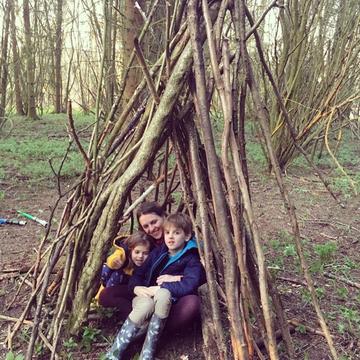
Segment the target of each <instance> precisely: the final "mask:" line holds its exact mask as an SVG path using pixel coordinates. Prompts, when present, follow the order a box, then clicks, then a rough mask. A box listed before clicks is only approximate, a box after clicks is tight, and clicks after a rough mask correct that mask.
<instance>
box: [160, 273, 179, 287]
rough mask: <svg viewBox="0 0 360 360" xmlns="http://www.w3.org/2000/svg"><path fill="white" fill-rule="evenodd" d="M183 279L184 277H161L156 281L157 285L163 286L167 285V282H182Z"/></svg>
mask: <svg viewBox="0 0 360 360" xmlns="http://www.w3.org/2000/svg"><path fill="white" fill-rule="evenodd" d="M182 277H183V276H182V275H160V276H159V277H158V278H157V279H156V283H157V284H158V285H161V284H162V283H165V282H175V281H181V279H182Z"/></svg>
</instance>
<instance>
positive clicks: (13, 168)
mask: <svg viewBox="0 0 360 360" xmlns="http://www.w3.org/2000/svg"><path fill="white" fill-rule="evenodd" d="M75 120H76V119H75ZM76 121H77V122H76V124H77V125H78V126H79V128H84V129H85V128H86V125H87V124H90V123H91V119H90V118H88V119H86V120H84V119H81V118H79V120H76ZM84 134H85V135H84V141H86V139H85V138H88V135H89V134H88V133H86V131H85V132H84ZM66 139H67V135H66V132H65V120H64V116H63V117H61V116H59V117H56V116H53V117H49V118H46V119H45V118H44V119H43V120H40V121H38V122H29V123H25V121H23V122H20V121H14V124H13V129H12V131H11V133H10V135H9V136H8V137H7V138H5V139H4V141H3V140H1V142H0V153H1V155H2V156H1V160H0V204H1V205H0V218H7V219H10V218H18V219H21V220H26V219H24V218H20V217H19V216H18V214H17V213H16V211H17V210H21V211H25V212H28V213H31V214H32V215H35V216H37V217H39V218H42V219H45V220H48V218H49V215H50V212H51V208H52V207H53V206H54V204H55V201H56V199H57V197H58V195H57V194H58V192H57V182H56V179H55V176H53V175H51V170H50V166H49V165H48V158H49V157H52V155H49V153H51V152H52V151H55V150H54V149H55V148H56V149H58V150H59V153H60V152H61V151H64V149H65V148H66V146H67V140H66ZM46 144H49V145H46ZM25 145H28V148H27V147H26V146H25ZM248 146H251V144H249V145H248ZM47 147H48V151H49V153H47V152H46V151H45V150H44V148H47ZM52 149H53V150H52ZM252 151H255V150H254V149H252V150H251V151H249V153H250V155H249V156H250V157H252V159H250V160H251V161H250V187H251V191H252V200H253V205H254V211H255V215H256V221H257V224H258V227H259V230H260V234H261V237H262V240H263V245H264V251H265V254H266V258H267V263H268V267H269V269H270V271H271V273H272V275H273V277H274V279H275V284H276V286H277V288H278V291H279V292H280V294H281V297H282V301H283V306H284V308H285V311H286V314H287V317H288V319H290V320H292V321H293V322H294V323H295V322H296V323H297V324H298V325H297V326H295V328H294V332H293V334H292V335H293V341H294V345H295V349H296V359H304V360H305V359H309V360H323V359H324V360H325V359H330V356H329V351H328V348H327V345H326V342H325V340H324V337H323V336H322V335H321V330H320V328H319V325H318V322H317V319H316V315H315V312H314V309H313V307H312V304H311V299H310V296H309V292H308V291H307V288H306V286H305V283H304V279H303V276H302V275H301V271H300V267H299V261H298V258H297V255H296V249H295V246H294V241H293V236H292V231H291V226H290V223H289V219H288V217H287V214H286V211H285V208H284V206H283V203H282V200H281V197H280V194H279V191H278V188H277V185H276V182H275V180H274V178H273V177H272V176H270V175H268V174H267V173H266V170H265V166H264V163H261V161H260V162H257V160H256V158H258V157H259V156H254V152H253V153H252ZM340 155H341V156H342V159H343V162H345V164H344V163H343V165H344V166H345V168H346V169H347V171H348V173H349V174H350V175H351V176H352V177H353V179H355V185H356V186H357V187H358V188H359V179H360V176H359V174H360V145H359V143H358V142H357V141H356V140H355V139H351V138H349V141H348V142H347V144H346V146H345V150H344V152H343V153H341V154H340ZM77 156H78V155H77V154H76V151H75V150H74V149H73V150H72V153H70V157H69V160H68V162H67V164H66V166H67V167H66V169H65V170H64V173H63V176H62V188H63V191H64V190H66V189H69V188H70V186H71V184H72V183H74V181H76V175H78V173H79V171H81V169H82V166H81V165H79V164H80V163H79V161H81V160H80V159H79V158H78V157H77ZM59 161H60V157H59V154H55V155H54V163H56V162H57V163H59ZM319 166H320V167H321V168H322V170H323V171H324V173H325V174H326V176H327V177H328V179H329V180H330V184H331V185H332V187H333V189H334V191H335V193H336V194H337V196H338V197H339V198H340V199H341V201H342V202H343V203H344V205H345V208H342V207H340V206H339V205H338V204H337V203H336V202H335V201H334V200H333V199H332V197H331V196H330V195H329V193H328V192H327V191H326V190H325V188H324V186H323V184H322V183H321V182H320V181H319V179H318V178H317V177H316V176H315V175H314V174H313V173H312V171H311V170H310V169H309V168H308V167H307V166H306V165H305V164H304V163H303V162H302V161H296V162H295V164H294V166H292V167H290V168H289V169H288V171H287V174H286V176H285V177H284V179H285V183H286V185H287V188H288V189H289V191H290V195H291V198H292V199H293V201H294V203H295V206H296V213H297V217H298V221H299V226H300V232H301V236H302V241H303V247H304V251H305V256H306V258H307V260H308V263H309V266H310V271H311V274H312V276H313V278H314V281H315V285H316V292H317V295H318V298H319V300H320V305H321V309H322V310H323V312H324V315H325V318H326V320H327V322H328V325H329V328H330V331H331V333H332V335H333V339H334V343H335V347H336V349H337V351H338V353H339V356H340V358H341V359H343V360H345V359H348V360H356V359H360V289H359V283H360V265H359V264H360V197H359V196H355V195H353V193H352V191H351V189H350V186H349V181H348V180H347V179H346V178H344V177H343V176H340V175H339V174H338V173H337V172H336V171H334V169H333V168H334V166H333V165H332V164H331V163H330V162H329V161H319ZM45 169H46V170H45ZM64 201H65V199H64V200H63V202H62V203H61V204H60V206H59V207H58V209H57V210H56V211H55V215H54V219H53V226H52V228H51V234H52V235H54V233H55V231H56V225H57V222H58V221H59V219H60V216H61V210H62V209H61V208H62V204H63V203H64ZM44 234H45V228H43V227H42V226H41V225H39V224H38V223H36V222H33V221H31V220H27V224H26V226H17V225H1V226H0V315H5V316H7V317H9V318H8V320H7V321H5V320H4V318H3V317H0V358H1V359H3V358H5V356H6V354H8V350H7V349H6V347H5V339H6V336H7V335H8V331H9V326H10V324H11V325H13V322H12V321H10V320H11V319H10V317H12V318H13V319H16V318H17V317H19V316H20V314H21V311H22V310H23V308H24V305H25V304H26V302H27V299H28V297H29V294H30V291H31V287H30V286H31V280H32V279H31V277H30V276H29V277H28V278H27V279H26V281H25V283H24V284H23V286H22V287H21V289H20V291H19V293H18V294H17V296H16V297H15V298H14V296H15V294H16V292H17V290H18V288H19V285H20V284H21V283H23V282H24V277H25V274H26V272H27V270H28V269H29V268H30V266H31V265H32V264H33V263H34V261H35V259H36V256H37V249H38V246H39V243H40V241H41V239H42V237H43V235H44ZM45 245H47V244H45ZM48 301H49V302H50V301H51V299H48ZM95 315H96V316H94V317H97V319H96V320H91V321H89V323H88V324H86V325H84V328H83V333H82V334H81V335H80V337H79V338H76V339H75V338H69V339H64V340H63V342H62V348H63V350H62V358H63V359H98V358H99V357H100V354H101V353H104V352H105V350H106V348H107V347H108V346H109V343H110V342H111V339H112V337H113V336H114V334H115V332H116V329H118V328H119V323H118V322H117V321H116V314H110V315H111V317H109V312H101V311H98V312H97V313H96V314H95ZM100 315H101V316H100ZM99 316H100V319H99ZM28 320H31V318H28ZM29 336H30V328H29V327H26V326H24V327H22V328H21V330H20V331H19V332H18V335H17V337H16V338H15V339H14V342H13V345H14V354H17V355H19V354H21V353H22V354H24V351H25V350H26V345H27V342H28V340H29ZM279 343H280V346H279V348H280V353H281V354H284V352H283V349H282V348H283V345H282V343H281V341H280V340H279ZM138 349H139V345H135V346H134V347H133V348H132V349H131V351H130V353H131V354H134V353H136V351H137V350H138ZM35 350H36V351H35V352H36V358H38V359H48V358H49V357H48V355H46V350H45V349H44V347H43V346H41V345H38V346H36V349H35ZM157 357H158V359H161V360H171V359H174V360H175V359H181V360H195V359H203V354H202V340H201V326H200V325H199V324H195V325H194V326H193V327H192V328H190V329H188V330H187V331H184V332H181V333H178V334H175V335H172V336H170V337H167V336H166V334H165V336H164V338H163V340H162V343H161V345H160V351H159V353H158V355H157ZM20 358H21V357H19V358H18V359H20ZM130 358H133V357H132V356H130ZM135 358H136V357H134V359H135ZM286 358H287V357H286V356H285V355H281V359H286ZM9 359H10V357H9Z"/></svg>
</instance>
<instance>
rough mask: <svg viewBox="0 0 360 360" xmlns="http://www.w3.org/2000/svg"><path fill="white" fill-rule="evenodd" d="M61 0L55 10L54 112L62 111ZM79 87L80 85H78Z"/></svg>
mask: <svg viewBox="0 0 360 360" xmlns="http://www.w3.org/2000/svg"><path fill="white" fill-rule="evenodd" d="M63 3H64V1H63V0H57V8H56V33H55V112H56V113H60V112H63V111H64V108H63V103H62V74H61V55H62V23H63V12H62V9H63ZM80 86H81V85H80Z"/></svg>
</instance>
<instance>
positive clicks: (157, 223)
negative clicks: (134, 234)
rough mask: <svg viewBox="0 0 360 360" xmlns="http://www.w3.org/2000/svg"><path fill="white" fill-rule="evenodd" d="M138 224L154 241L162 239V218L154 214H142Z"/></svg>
mask: <svg viewBox="0 0 360 360" xmlns="http://www.w3.org/2000/svg"><path fill="white" fill-rule="evenodd" d="M139 223H140V226H141V227H142V229H143V230H144V232H145V233H146V234H148V235H150V236H151V237H153V238H154V239H156V240H159V239H161V238H162V237H163V223H164V218H163V217H162V216H159V215H157V214H155V213H150V214H142V215H141V216H140V217H139Z"/></svg>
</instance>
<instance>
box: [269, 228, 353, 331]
mask: <svg viewBox="0 0 360 360" xmlns="http://www.w3.org/2000/svg"><path fill="white" fill-rule="evenodd" d="M301 242H302V247H303V253H304V256H305V259H306V261H307V263H308V265H309V271H310V274H311V276H312V278H313V280H314V282H315V291H316V296H317V298H318V300H319V301H320V304H321V305H322V306H323V307H325V306H326V309H327V310H326V314H325V315H326V319H327V321H328V322H329V323H330V324H332V325H331V327H332V331H333V332H334V331H335V332H336V333H337V335H338V336H343V337H349V338H359V337H360V311H359V301H360V292H359V291H358V290H356V288H354V287H352V286H351V285H350V284H348V283H346V282H345V281H342V280H341V279H346V280H348V281H349V282H354V283H356V282H357V278H356V276H357V275H356V274H358V273H359V270H360V264H359V262H358V261H356V259H357V257H356V256H357V255H356V254H354V256H353V254H351V253H343V252H342V251H341V247H342V246H343V245H342V244H341V243H339V242H338V241H336V240H329V241H325V242H322V243H318V242H314V241H313V240H310V239H305V238H302V239H301ZM264 246H265V250H266V253H267V265H268V268H269V270H270V272H271V273H272V275H273V276H274V278H278V279H282V280H278V284H279V289H280V292H282V293H284V294H291V296H292V297H296V298H298V299H299V301H300V305H299V306H300V307H303V308H304V309H305V308H309V309H311V308H312V305H311V304H312V299H311V295H310V292H309V290H308V288H307V287H306V286H304V277H303V274H302V270H301V266H300V261H299V258H298V255H297V251H296V246H295V242H294V237H293V235H292V234H291V233H289V232H288V231H287V230H279V231H278V232H277V233H276V234H275V235H273V237H272V238H270V239H269V240H268V242H267V243H266V244H265V245H264ZM329 274H330V275H331V277H329ZM285 279H290V280H294V281H296V280H298V281H299V285H293V284H292V283H291V282H287V281H286V280H285ZM288 281H289V280H288ZM301 284H302V285H301ZM296 303H297V302H296ZM300 330H301V329H300ZM300 330H299V329H298V331H300ZM303 330H304V331H305V332H306V329H305V328H304V329H303ZM300 332H301V331H300Z"/></svg>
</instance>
